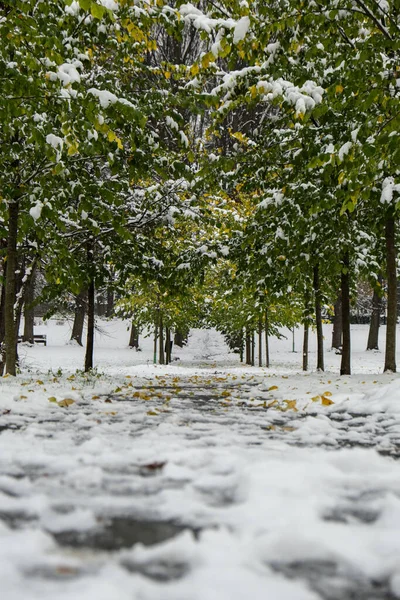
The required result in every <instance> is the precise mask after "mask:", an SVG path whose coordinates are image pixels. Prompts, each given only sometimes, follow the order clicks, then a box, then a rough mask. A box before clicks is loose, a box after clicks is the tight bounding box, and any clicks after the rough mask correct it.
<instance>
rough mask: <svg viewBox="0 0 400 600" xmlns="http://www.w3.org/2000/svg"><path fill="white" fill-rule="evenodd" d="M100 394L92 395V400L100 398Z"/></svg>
mask: <svg viewBox="0 0 400 600" xmlns="http://www.w3.org/2000/svg"><path fill="white" fill-rule="evenodd" d="M99 398H100V396H92V400H98V399H99Z"/></svg>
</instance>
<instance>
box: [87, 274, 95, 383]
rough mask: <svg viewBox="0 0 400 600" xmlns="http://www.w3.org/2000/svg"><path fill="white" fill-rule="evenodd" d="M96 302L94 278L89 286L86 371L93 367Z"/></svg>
mask: <svg viewBox="0 0 400 600" xmlns="http://www.w3.org/2000/svg"><path fill="white" fill-rule="evenodd" d="M94 303H95V290H94V279H93V278H92V279H91V280H90V283H89V288H88V318H87V337H86V354H85V373H87V371H90V369H93V348H94Z"/></svg>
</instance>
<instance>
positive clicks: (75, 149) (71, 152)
mask: <svg viewBox="0 0 400 600" xmlns="http://www.w3.org/2000/svg"><path fill="white" fill-rule="evenodd" d="M77 153H78V144H77V143H76V142H74V143H72V144H71V145H70V147H69V148H68V152H67V154H68V156H73V155H74V154H77Z"/></svg>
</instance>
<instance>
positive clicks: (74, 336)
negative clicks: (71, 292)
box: [71, 290, 87, 346]
mask: <svg viewBox="0 0 400 600" xmlns="http://www.w3.org/2000/svg"><path fill="white" fill-rule="evenodd" d="M86 303H87V292H86V290H82V291H81V292H79V294H78V295H77V297H76V299H75V315H74V324H73V326H72V333H71V341H72V340H74V341H75V342H78V344H79V345H80V346H83V343H82V335H83V325H84V323H85V314H86Z"/></svg>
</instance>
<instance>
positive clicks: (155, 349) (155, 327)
mask: <svg viewBox="0 0 400 600" xmlns="http://www.w3.org/2000/svg"><path fill="white" fill-rule="evenodd" d="M157 340H158V325H157V323H155V324H154V356H153V363H154V364H155V365H156V364H157Z"/></svg>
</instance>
